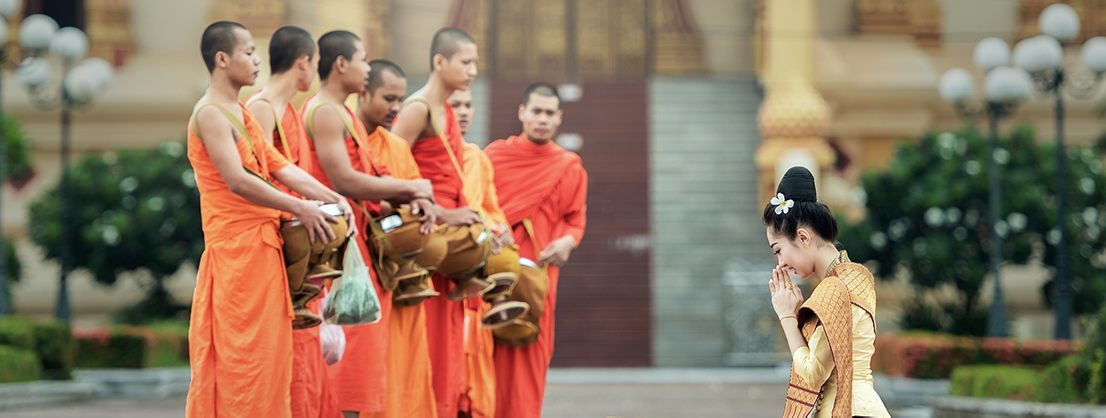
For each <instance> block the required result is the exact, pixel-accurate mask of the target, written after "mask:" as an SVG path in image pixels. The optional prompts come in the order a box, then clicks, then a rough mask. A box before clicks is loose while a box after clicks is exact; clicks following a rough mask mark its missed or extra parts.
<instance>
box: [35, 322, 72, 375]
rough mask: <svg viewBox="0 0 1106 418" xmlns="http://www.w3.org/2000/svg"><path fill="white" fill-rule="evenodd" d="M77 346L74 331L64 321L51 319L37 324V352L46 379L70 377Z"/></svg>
mask: <svg viewBox="0 0 1106 418" xmlns="http://www.w3.org/2000/svg"><path fill="white" fill-rule="evenodd" d="M76 348H77V346H76V342H75V341H74V340H73V332H72V330H70V329H69V325H66V324H65V323H64V322H61V321H58V320H53V319H51V320H49V321H47V322H42V323H37V324H35V353H36V354H38V357H39V359H40V360H41V361H42V377H43V378H44V379H49V380H67V379H70V378H71V374H72V372H73V365H74V363H75V362H76V355H77V353H76Z"/></svg>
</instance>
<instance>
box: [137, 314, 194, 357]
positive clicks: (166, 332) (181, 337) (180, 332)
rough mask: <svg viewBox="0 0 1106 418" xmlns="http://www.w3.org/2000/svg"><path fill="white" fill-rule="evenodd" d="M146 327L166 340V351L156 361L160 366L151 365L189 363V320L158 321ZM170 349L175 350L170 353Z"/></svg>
mask: <svg viewBox="0 0 1106 418" xmlns="http://www.w3.org/2000/svg"><path fill="white" fill-rule="evenodd" d="M146 327H147V328H149V329H151V330H152V331H153V332H154V333H155V334H156V335H158V336H159V337H160V338H162V339H163V340H164V342H163V343H162V345H163V346H164V348H163V349H164V351H163V352H162V353H160V354H159V355H158V356H156V357H157V358H158V359H157V360H155V361H154V364H159V366H151V367H168V366H187V365H188V321H157V322H151V323H149V324H148V325H146ZM170 350H172V351H174V352H173V353H171V354H170V352H169V351H170Z"/></svg>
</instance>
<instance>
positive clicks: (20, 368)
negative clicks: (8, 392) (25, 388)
mask: <svg viewBox="0 0 1106 418" xmlns="http://www.w3.org/2000/svg"><path fill="white" fill-rule="evenodd" d="M41 378H42V364H41V363H40V362H39V360H38V357H37V356H35V353H34V352H33V351H31V350H23V349H19V348H16V347H12V346H3V345H0V383H10V382H29V381H32V380H39V379H41Z"/></svg>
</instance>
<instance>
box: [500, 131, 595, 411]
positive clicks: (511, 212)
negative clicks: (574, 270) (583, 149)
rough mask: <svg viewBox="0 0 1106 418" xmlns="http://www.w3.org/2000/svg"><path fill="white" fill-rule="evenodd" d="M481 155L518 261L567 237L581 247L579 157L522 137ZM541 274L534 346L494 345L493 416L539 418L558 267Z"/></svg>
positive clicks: (583, 193)
mask: <svg viewBox="0 0 1106 418" xmlns="http://www.w3.org/2000/svg"><path fill="white" fill-rule="evenodd" d="M485 152H486V153H487V154H488V158H490V159H491V161H492V166H493V167H494V168H495V187H496V189H497V190H498V194H499V203H500V206H501V207H502V208H503V213H504V215H506V217H507V222H508V223H510V224H511V227H512V229H513V232H514V238H515V242H516V243H517V244H518V245H519V255H520V256H521V257H525V258H529V259H531V260H534V261H535V262H537V261H538V260H539V257H538V252H539V251H540V250H543V249H545V247H546V246H547V245H549V243H550V242H552V241H554V240H556V239H559V238H561V237H563V236H566V235H567V236H571V237H572V238H573V239H575V240H576V243H577V244H579V243H580V240H581V239H582V238H583V236H584V227H585V225H586V223H587V172H586V171H584V166H583V164H582V162H581V160H580V157H579V156H577V155H576V154H574V153H572V152H569V151H567V150H565V149H564V148H561V147H560V146H559V145H557V144H555V143H552V142H551V143H548V144H545V145H540V146H539V145H536V144H534V143H532V142H530V140H528V139H526V138H525V137H522V136H512V137H510V138H508V139H506V140H499V141H495V142H493V143H491V144H489V145H488V147H487V148H486V149H485ZM524 219H530V220H531V222H532V224H533V228H534V235H535V236H534V239H531V237H530V235H529V234H528V233H527V232H526V229H525V228H524V227H523V226H522V221H523V220H524ZM535 247H536V248H535ZM546 272H547V274H548V276H549V285H548V288H549V293H548V294H547V295H546V297H545V311H544V312H543V313H542V316H541V318H540V320H539V326H540V328H541V332H540V333H539V334H538V339H537V341H536V342H535V343H533V344H531V345H528V346H526V347H513V346H511V345H508V344H503V343H499V342H497V343H496V344H495V371H496V375H495V383H496V408H495V411H496V414H498V415H500V416H505V417H512V418H514V417H518V418H529V417H535V418H536V417H540V416H541V406H542V400H543V397H544V393H545V377H546V372H547V371H548V370H549V362H550V360H552V358H553V337H554V326H555V324H554V316H555V314H556V307H557V281H558V280H559V275H560V268H558V267H555V266H548V268H547V269H546Z"/></svg>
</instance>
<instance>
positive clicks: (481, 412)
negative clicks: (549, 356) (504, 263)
mask: <svg viewBox="0 0 1106 418" xmlns="http://www.w3.org/2000/svg"><path fill="white" fill-rule="evenodd" d="M449 106H450V107H451V108H453V114H454V115H456V117H457V126H458V127H460V128H461V135H467V134H468V130H469V126H471V124H472V118H473V115H474V113H475V108H474V107H473V104H472V91H470V90H468V89H466V90H457V91H455V92H453V95H451V96H449ZM461 159H462V160H463V163H462V164H463V166H464V170H465V197H466V198H467V199H468V200H469V207H470V208H472V209H473V210H476V211H479V212H481V213H482V214H483V215H484V222H485V223H487V224H488V225H490V226H489V229H491V230H492V232H493V233H494V234H495V237H496V241H497V242H496V244H497V246H499V247H503V246H508V245H511V244H513V243H514V237H512V236H511V229H510V226H509V225H507V218H506V216H505V215H503V209H501V208H500V207H499V198H498V197H497V196H496V190H495V176H494V174H493V172H494V170H493V169H492V163H491V160H489V159H488V155H487V154H485V153H484V151H483V150H481V149H480V147H479V146H477V145H476V144H473V143H471V142H465V144H464V145H463V151H462V157H461ZM465 302H466V303H465V357H466V358H467V361H466V366H467V370H466V378H467V381H468V388H467V389H468V391H467V405H466V402H464V401H463V402H462V405H461V409H462V411H464V412H466V413H467V414H468V416H471V417H476V418H482V417H494V416H495V359H494V356H493V353H494V344H493V342H494V337H493V335H492V331H491V330H490V329H485V328H483V327H481V326H480V321H481V320H482V319H483V318H484V315H485V314H486V313H487V312H488V308H490V307H491V304H489V303H487V302H485V301H483V300H480V299H470V300H468V301H465Z"/></svg>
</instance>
